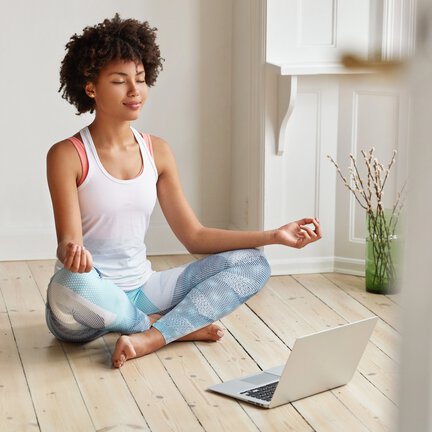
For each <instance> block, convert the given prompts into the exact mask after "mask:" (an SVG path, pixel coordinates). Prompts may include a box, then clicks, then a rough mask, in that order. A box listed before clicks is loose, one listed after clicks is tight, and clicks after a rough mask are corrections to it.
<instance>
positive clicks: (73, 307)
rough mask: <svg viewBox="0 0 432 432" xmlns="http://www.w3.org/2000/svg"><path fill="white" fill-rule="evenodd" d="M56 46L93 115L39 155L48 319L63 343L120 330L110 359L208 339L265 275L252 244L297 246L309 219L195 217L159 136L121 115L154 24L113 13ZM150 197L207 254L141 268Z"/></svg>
mask: <svg viewBox="0 0 432 432" xmlns="http://www.w3.org/2000/svg"><path fill="white" fill-rule="evenodd" d="M66 49H67V53H66V56H65V58H64V59H63V62H62V65H61V72H60V81H61V87H60V91H62V92H63V97H64V98H65V99H66V100H68V101H69V102H70V103H72V104H73V105H74V106H75V107H76V108H77V110H78V113H79V114H81V113H84V112H91V113H93V112H94V113H95V116H94V120H93V122H92V123H91V124H90V125H89V126H88V127H85V128H83V129H82V130H81V131H80V132H79V133H77V134H76V135H75V136H74V137H71V138H69V139H66V140H63V141H61V142H59V143H57V144H55V145H54V146H53V147H52V148H51V149H50V150H49V152H48V156H47V175H48V184H49V188H50V193H51V199H52V204H53V209H54V216H55V223H56V231H57V238H58V248H57V257H58V262H57V264H58V266H57V267H58V268H57V271H56V272H55V274H54V276H53V278H52V280H51V282H50V284H49V287H48V295H47V308H46V311H47V313H46V318H47V324H48V327H49V328H50V330H51V331H52V333H53V334H54V335H55V336H56V337H57V338H59V339H60V340H64V341H75V342H86V341H90V340H93V339H95V338H97V337H99V336H101V335H103V334H105V333H107V332H120V333H123V335H122V336H120V337H119V339H118V340H117V343H116V346H115V350H114V352H113V355H112V362H113V365H114V366H115V367H121V366H122V365H123V364H124V362H125V361H126V360H128V359H131V358H134V357H139V356H143V355H145V354H148V353H151V352H154V351H155V350H157V349H159V348H160V347H162V346H164V345H165V344H167V343H170V342H172V341H174V340H208V341H216V340H218V339H220V338H221V337H222V335H223V330H222V329H221V328H220V327H218V326H217V325H215V324H213V323H214V322H215V321H216V320H218V319H220V318H221V317H223V316H225V315H227V314H229V313H230V312H232V311H233V310H234V309H235V308H237V307H238V306H239V305H241V304H242V303H244V302H245V301H246V300H247V299H248V298H250V297H251V296H253V295H254V294H256V293H257V292H258V291H259V290H260V289H261V288H262V287H263V286H264V285H265V283H266V281H267V280H268V278H269V276H270V269H269V265H268V263H267V260H266V259H265V257H264V256H263V255H262V254H261V253H260V251H259V250H257V249H255V248H257V247H260V246H263V245H269V244H282V245H286V246H291V247H296V248H301V247H303V246H305V245H307V244H308V243H311V242H314V241H316V240H318V239H319V238H320V237H321V229H320V225H319V222H318V220H317V219H314V218H305V219H302V220H300V221H296V222H292V223H289V224H287V225H285V226H283V227H281V228H279V229H277V230H273V231H263V232H260V231H250V232H240V231H229V230H221V229H212V228H207V227H204V226H202V225H201V224H200V222H199V221H198V220H197V218H196V216H195V214H194V213H193V211H192V209H191V208H190V206H189V205H188V203H187V201H186V198H185V196H184V194H183V191H182V188H181V185H180V181H179V176H178V173H177V169H176V164H175V160H174V157H173V155H172V153H171V150H170V148H169V146H168V144H167V143H166V142H165V141H164V140H163V139H161V138H158V137H155V136H149V135H146V134H140V133H138V132H137V131H136V130H135V129H133V128H132V127H131V124H130V122H131V121H134V120H136V119H137V118H138V116H139V114H140V111H141V108H142V106H143V105H144V103H145V101H146V98H147V89H148V86H152V85H153V84H154V83H155V81H156V78H157V76H158V73H159V71H160V70H161V68H162V59H161V57H160V52H159V47H158V46H157V44H156V29H153V28H151V27H150V26H149V25H148V23H147V22H144V23H141V22H139V21H136V20H133V19H127V20H122V19H120V17H119V16H118V15H116V16H115V17H114V18H113V19H112V20H105V21H104V22H102V23H100V24H98V25H96V26H94V27H87V28H85V29H84V31H83V33H82V34H81V35H74V36H73V37H72V38H71V39H70V41H69V43H68V44H67V45H66ZM156 198H157V199H158V200H159V203H160V206H161V208H162V211H163V213H164V215H165V217H166V219H167V221H168V223H169V225H170V227H171V228H172V230H173V232H174V233H175V235H176V236H177V238H178V239H179V240H180V241H181V242H182V243H183V244H184V246H185V247H186V248H187V249H188V250H189V251H190V252H191V253H200V254H211V255H209V256H207V257H206V258H204V259H202V260H198V261H195V262H193V263H190V264H187V265H184V266H181V267H178V268H174V269H170V270H167V271H163V272H154V271H153V270H152V269H151V265H150V262H149V261H148V260H147V257H146V247H145V244H144V237H145V234H146V231H147V228H148V225H149V218H150V215H151V213H152V210H153V207H154V204H155V201H156ZM308 225H313V227H310V226H308Z"/></svg>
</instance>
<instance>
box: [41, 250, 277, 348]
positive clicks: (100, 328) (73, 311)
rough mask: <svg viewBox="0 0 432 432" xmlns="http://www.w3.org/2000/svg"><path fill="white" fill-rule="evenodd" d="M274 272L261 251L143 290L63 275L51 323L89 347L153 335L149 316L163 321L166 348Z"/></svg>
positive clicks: (209, 263) (172, 275) (159, 324)
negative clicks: (118, 337)
mask: <svg viewBox="0 0 432 432" xmlns="http://www.w3.org/2000/svg"><path fill="white" fill-rule="evenodd" d="M269 276H270V267H269V264H268V262H267V260H266V258H265V257H264V256H263V255H262V254H261V252H260V251H259V250H257V249H241V250H235V251H229V252H223V253H220V254H215V255H210V256H208V257H206V258H203V259H201V260H198V261H195V262H192V263H189V264H186V265H184V266H181V267H176V268H173V269H170V270H165V271H161V272H156V273H153V274H152V276H151V277H150V279H149V280H148V281H147V282H146V283H145V284H144V285H143V286H142V287H139V288H137V289H135V290H132V291H126V292H125V291H123V290H121V289H120V288H119V287H117V286H116V285H115V284H114V283H112V282H111V281H108V280H105V279H103V278H102V277H101V275H100V274H99V272H98V271H97V270H95V269H94V268H93V269H92V270H91V272H89V273H72V272H70V271H69V270H65V269H62V270H59V271H58V272H56V273H55V274H54V276H53V277H52V279H51V281H50V283H49V286H48V293H47V305H46V321H47V325H48V327H49V329H50V330H51V332H52V333H53V334H54V335H55V336H56V337H57V338H58V339H60V340H64V341H68V342H88V341H91V340H93V339H96V338H98V337H100V336H102V335H104V334H106V333H108V332H120V333H124V334H130V333H138V332H142V331H145V330H148V329H149V327H150V322H149V318H148V316H147V315H148V314H153V313H159V314H162V315H163V316H162V317H161V318H160V319H159V320H158V321H156V323H154V324H153V326H154V327H155V328H156V329H157V330H159V331H160V332H161V333H162V335H163V337H164V338H165V341H166V343H170V342H172V341H174V340H176V339H179V338H181V337H182V336H185V335H187V334H189V333H192V332H193V331H195V330H198V329H200V328H202V327H205V326H207V325H208V324H211V323H212V322H214V321H216V320H218V319H220V318H222V317H224V316H226V315H228V314H229V313H230V312H232V311H233V310H234V309H236V308H237V307H238V306H240V305H241V304H243V303H244V302H246V301H247V300H248V299H249V298H250V297H252V296H253V295H254V294H256V293H257V292H258V291H259V290H260V289H261V288H262V287H263V286H264V285H265V283H266V282H267V280H268V278H269Z"/></svg>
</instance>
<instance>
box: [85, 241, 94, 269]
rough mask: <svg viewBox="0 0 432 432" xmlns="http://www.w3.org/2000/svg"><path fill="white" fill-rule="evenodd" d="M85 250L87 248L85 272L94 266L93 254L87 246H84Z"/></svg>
mask: <svg viewBox="0 0 432 432" xmlns="http://www.w3.org/2000/svg"><path fill="white" fill-rule="evenodd" d="M83 248H84V247H83ZM84 250H85V254H86V268H85V272H86V273H88V272H89V271H90V270H91V269H92V267H93V257H92V256H91V253H90V252H89V251H88V250H87V249H86V248H84Z"/></svg>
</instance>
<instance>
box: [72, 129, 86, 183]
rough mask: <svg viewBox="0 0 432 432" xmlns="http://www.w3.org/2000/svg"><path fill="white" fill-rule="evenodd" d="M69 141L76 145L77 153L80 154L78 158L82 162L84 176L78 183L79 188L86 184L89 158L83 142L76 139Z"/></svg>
mask: <svg viewBox="0 0 432 432" xmlns="http://www.w3.org/2000/svg"><path fill="white" fill-rule="evenodd" d="M68 140H69V141H70V142H71V143H72V144H73V145H74V147H75V149H76V151H77V152H78V156H79V158H80V161H81V168H82V175H81V178H80V180H79V182H78V187H79V186H81V185H82V184H83V182H84V180H85V179H86V178H87V174H88V170H89V163H88V158H87V153H86V149H85V147H84V144H83V142H82V141H81V140H80V139H78V138H76V137H70V138H68Z"/></svg>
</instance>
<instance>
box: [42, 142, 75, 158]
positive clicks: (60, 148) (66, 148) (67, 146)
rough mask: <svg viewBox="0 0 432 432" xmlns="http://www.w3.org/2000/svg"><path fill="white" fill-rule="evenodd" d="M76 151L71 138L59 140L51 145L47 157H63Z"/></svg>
mask: <svg viewBox="0 0 432 432" xmlns="http://www.w3.org/2000/svg"><path fill="white" fill-rule="evenodd" d="M74 152H75V153H76V150H75V148H74V145H73V144H72V142H71V141H70V139H69V138H67V139H64V140H62V141H59V142H57V143H55V144H53V145H52V146H51V148H50V149H49V150H48V154H47V158H48V159H52V158H56V159H57V158H62V157H67V156H71V155H72V154H73V153H74Z"/></svg>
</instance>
